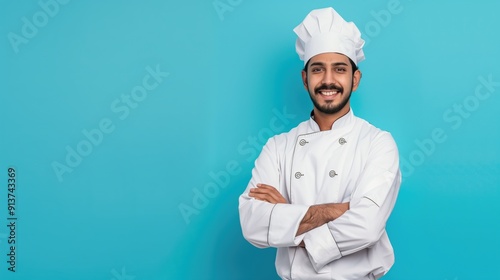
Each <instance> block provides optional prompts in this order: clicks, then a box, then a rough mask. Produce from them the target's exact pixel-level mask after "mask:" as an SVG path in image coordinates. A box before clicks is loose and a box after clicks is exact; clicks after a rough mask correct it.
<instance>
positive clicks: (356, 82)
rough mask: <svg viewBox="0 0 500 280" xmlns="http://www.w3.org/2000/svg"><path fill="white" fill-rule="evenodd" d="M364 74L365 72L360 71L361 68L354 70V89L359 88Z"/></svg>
mask: <svg viewBox="0 0 500 280" xmlns="http://www.w3.org/2000/svg"><path fill="white" fill-rule="evenodd" d="M362 76H363V74H362V73H361V71H359V69H358V70H356V71H355V72H354V75H352V91H355V90H357V89H358V86H359V82H361V77H362Z"/></svg>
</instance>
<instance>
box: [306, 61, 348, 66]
mask: <svg viewBox="0 0 500 280" xmlns="http://www.w3.org/2000/svg"><path fill="white" fill-rule="evenodd" d="M311 66H325V63H323V62H313V63H311ZM332 66H348V65H347V63H345V62H335V63H332Z"/></svg>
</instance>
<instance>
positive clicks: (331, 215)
mask: <svg viewBox="0 0 500 280" xmlns="http://www.w3.org/2000/svg"><path fill="white" fill-rule="evenodd" d="M248 195H249V196H250V197H253V198H255V199H257V200H261V201H266V202H269V203H273V204H276V203H287V201H286V199H285V198H284V197H283V196H282V195H281V194H280V193H279V191H278V190H277V189H276V188H274V187H272V186H269V185H266V184H257V188H252V189H250V193H249V194H248ZM347 210H349V202H345V203H326V204H316V205H312V206H310V207H309V209H308V210H307V212H306V214H305V215H304V218H302V221H300V224H299V228H298V230H297V233H296V235H295V236H298V235H301V234H303V233H305V232H308V231H310V230H312V229H314V228H317V227H319V226H321V225H323V224H326V223H328V222H330V221H333V220H335V219H337V218H338V217H340V216H341V215H342V214H344V213H345V212H346V211H347ZM300 246H301V247H304V243H301V244H300Z"/></svg>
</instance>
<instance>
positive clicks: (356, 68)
mask: <svg viewBox="0 0 500 280" xmlns="http://www.w3.org/2000/svg"><path fill="white" fill-rule="evenodd" d="M347 58H348V59H349V62H350V63H351V66H352V74H353V75H354V72H356V70H358V66H357V65H356V64H355V63H354V61H352V59H350V58H349V57H347ZM309 61H311V60H310V59H309V60H308V61H307V63H306V66H304V69H302V70H304V72H306V73H307V68H308V67H309Z"/></svg>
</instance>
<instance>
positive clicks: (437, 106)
mask: <svg viewBox="0 0 500 280" xmlns="http://www.w3.org/2000/svg"><path fill="white" fill-rule="evenodd" d="M331 5H333V6H334V7H335V8H336V9H337V11H339V13H340V14H342V15H343V17H344V18H346V19H347V20H352V21H354V22H356V24H357V26H358V27H359V29H360V30H361V31H362V33H363V34H364V36H365V39H366V41H367V44H366V48H365V54H366V57H367V59H366V60H365V61H364V62H362V63H361V64H360V67H361V70H362V71H363V74H364V75H363V79H362V82H361V86H360V88H359V89H358V91H357V92H356V93H355V94H354V96H353V103H352V106H353V110H354V112H355V113H356V114H357V115H358V116H360V117H362V118H365V119H367V120H369V121H370V122H372V123H373V124H375V125H376V126H378V127H380V128H383V129H385V130H388V131H390V132H391V133H392V134H393V136H394V138H395V139H396V141H397V143H398V146H399V149H400V155H401V161H402V163H403V165H402V169H403V172H404V182H403V184H402V188H401V192H400V196H399V199H398V202H397V205H396V208H395V210H394V212H393V215H392V216H391V219H390V221H389V224H388V231H389V234H390V238H391V240H392V243H393V246H394V248H395V251H396V263H395V265H394V267H393V269H392V270H391V271H390V272H389V274H388V275H387V276H386V277H385V279H387V280H391V279H398V280H399V279H405V280H406V279H408V280H412V279H439V280H446V279H448V280H458V279H460V280H463V279H500V272H499V270H498V269H497V267H496V263H497V260H498V257H497V252H498V250H499V249H500V241H498V240H499V239H498V236H500V219H498V217H497V215H498V213H500V206H499V204H498V201H499V199H500V191H499V186H500V175H499V174H500V145H499V142H500V125H499V124H498V119H499V115H500V114H499V110H498V107H499V106H500V68H499V67H498V63H499V61H500V54H499V51H498V50H499V49H500V36H498V27H499V26H500V18H499V17H498V14H497V13H498V10H499V9H500V4H499V3H498V2H496V1H462V2H460V3H457V2H456V1H411V0H399V1H398V0H381V1H366V0H365V1H362V0H353V1H325V0H317V1H293V3H292V1H286V3H285V1H263V0H254V1H246V0H219V1H213V0H205V1H175V2H174V1H160V0H149V1H136V2H131V1H129V2H127V4H125V3H124V2H122V1H106V2H102V1H68V0H65V1H62V0H61V1H59V2H55V0H41V1H39V2H37V1H2V4H1V9H0V21H1V25H0V35H2V36H3V39H2V40H0V50H1V52H0V56H1V57H0V61H1V63H0V74H1V75H0V82H1V85H2V90H1V91H0V92H1V93H0V135H1V137H0V141H1V142H0V178H1V179H0V182H3V183H0V209H1V210H0V213H1V214H0V278H1V279H29V280H31V279H51V280H57V279H72V280H75V279H106V280H109V279H114V280H122V279H127V280H128V279H136V280H155V279H276V278H277V277H276V274H275V270H274V254H275V250H274V249H265V250H261V249H257V248H254V247H252V246H251V245H249V244H248V243H247V242H246V241H245V240H244V239H243V237H242V235H241V230H240V226H239V219H238V211H237V207H238V203H237V198H238V196H239V194H240V193H241V192H242V191H243V190H244V188H245V187H246V184H247V182H248V180H249V178H250V172H251V168H252V166H253V161H254V160H255V158H256V156H257V154H258V152H259V151H260V148H261V147H262V145H263V144H264V143H265V141H266V140H267V138H268V137H270V136H271V135H274V134H276V133H280V132H283V131H287V130H289V129H290V128H292V127H294V126H295V125H297V124H298V123H299V122H301V121H303V120H305V119H307V117H308V114H309V111H310V110H311V104H310V101H309V98H308V96H307V93H306V92H305V91H304V90H303V88H302V85H301V81H300V70H301V67H302V62H301V61H299V59H298V57H297V55H296V53H295V49H294V44H295V35H294V33H293V32H292V29H293V28H294V27H295V26H296V25H297V24H299V23H300V22H301V20H302V19H303V18H304V17H305V15H306V14H307V13H308V12H309V11H310V10H312V9H314V8H322V7H326V6H331ZM10 167H12V168H14V170H15V172H10V173H11V176H13V174H12V173H15V179H16V188H15V191H14V190H12V191H11V192H10V191H9V190H8V186H7V184H8V179H9V177H8V176H9V172H8V168H10ZM11 171H12V170H11ZM9 193H11V194H12V195H15V202H14V201H10V204H13V203H15V205H14V206H15V211H14V212H13V213H9V212H8V204H9V201H8V195H9ZM10 214H12V215H10ZM8 218H12V220H8ZM13 218H15V219H17V220H14V219H13ZM12 221H15V229H14V230H13V231H12V232H11V230H10V228H9V227H8V225H9V224H10V222H12ZM12 240H15V241H16V244H15V246H16V248H15V250H14V252H15V254H16V255H15V256H16V257H15V270H16V272H15V273H13V272H10V271H8V268H9V267H11V265H12V264H9V263H8V262H7V261H8V260H9V259H10V256H8V254H12V253H11V251H12V250H11V248H10V246H11V245H12V244H9V241H12Z"/></svg>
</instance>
